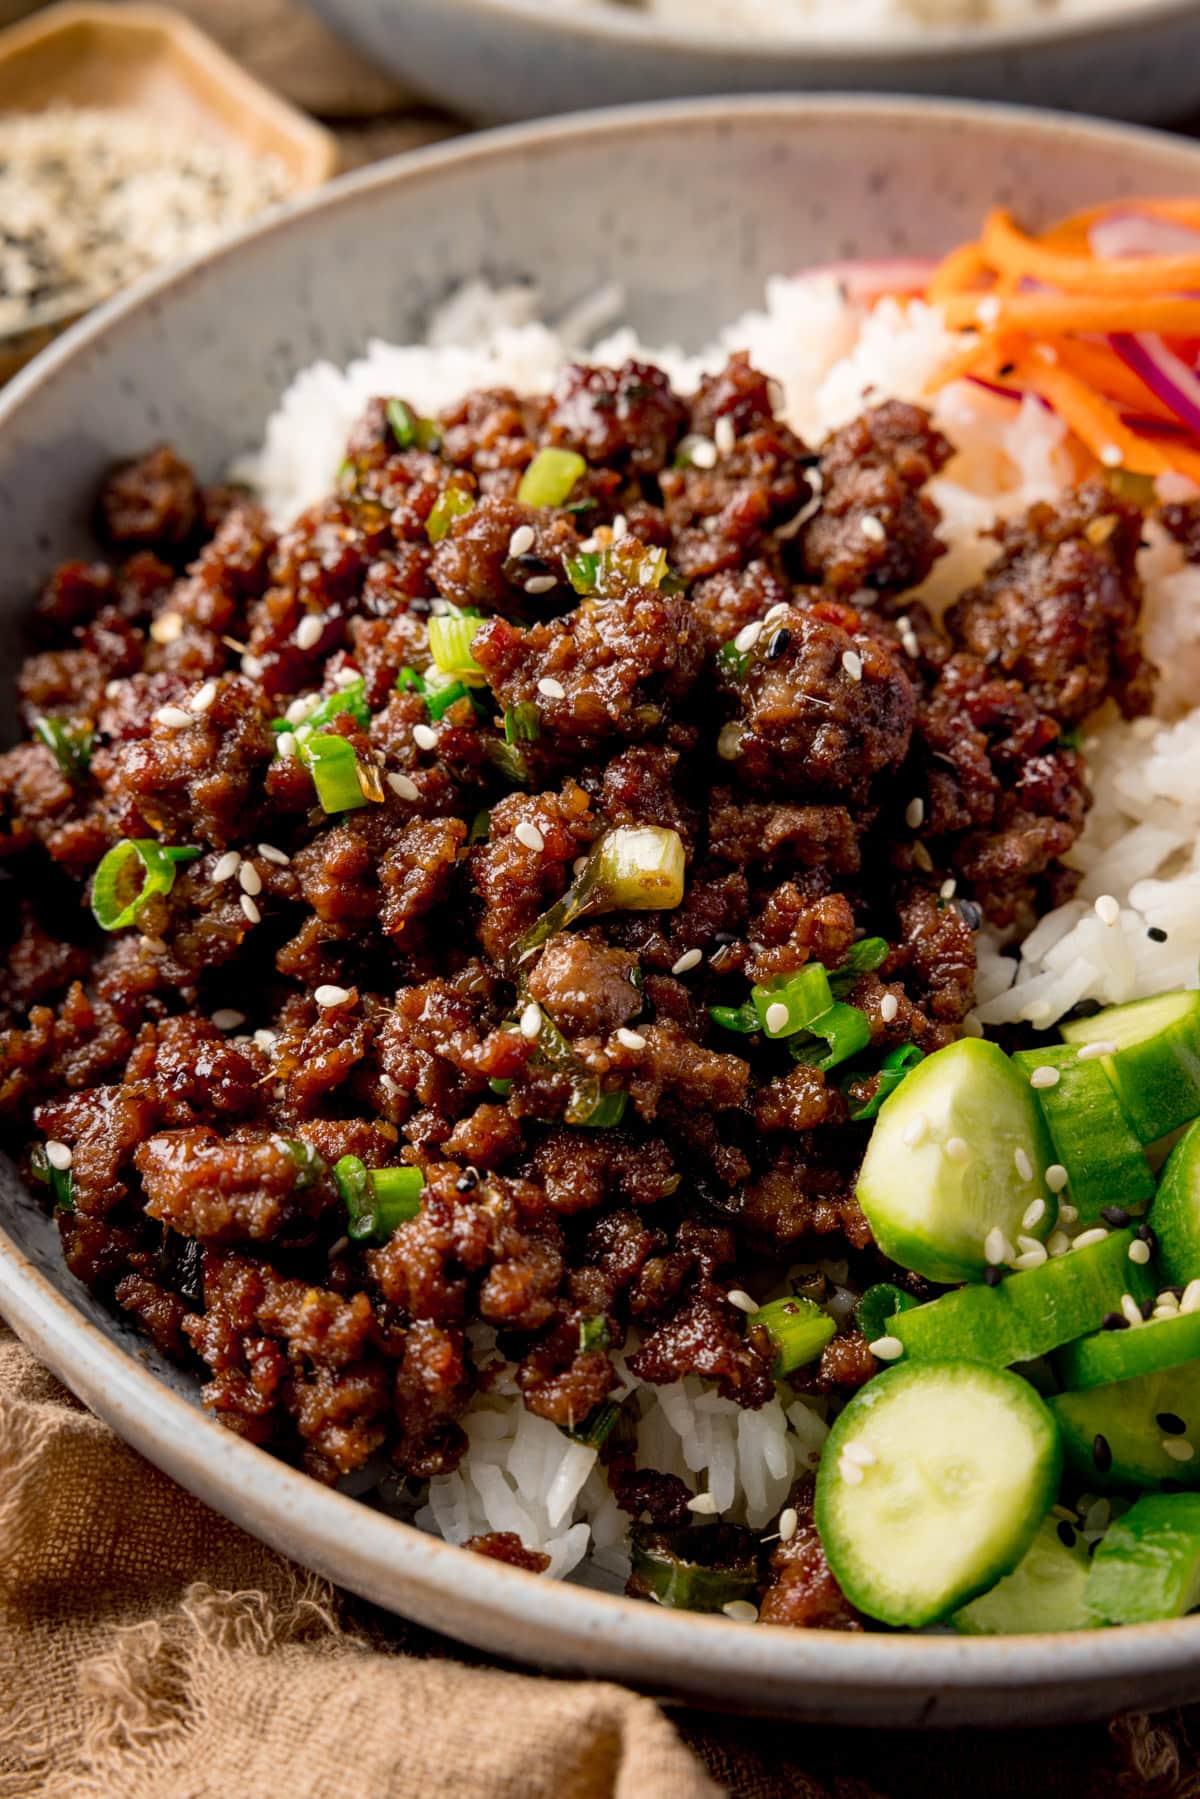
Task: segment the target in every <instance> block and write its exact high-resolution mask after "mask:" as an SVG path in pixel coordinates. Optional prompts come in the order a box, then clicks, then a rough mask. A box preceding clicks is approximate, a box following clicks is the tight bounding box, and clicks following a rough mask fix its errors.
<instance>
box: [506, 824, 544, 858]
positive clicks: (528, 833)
mask: <svg viewBox="0 0 1200 1799" xmlns="http://www.w3.org/2000/svg"><path fill="white" fill-rule="evenodd" d="M513 836H514V837H515V838H516V840H517V842H518V843H523V844H524V845H525V848H526V849H527V850H533V851H534V852H535V854H536V853H538V852H540V851H541V850H544V849H545V847H546V839H545V838H544V837H543V836H542V833H541V832H540V831H539V830H538V828H537V826H536V825H535V824H532V823H530V821H529V820H528V819H525V818H523V819H522V820H521V822H520V824H519V825H517V826H516V828H515V830H514V831H513Z"/></svg>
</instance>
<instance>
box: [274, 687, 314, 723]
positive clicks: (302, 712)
mask: <svg viewBox="0 0 1200 1799" xmlns="http://www.w3.org/2000/svg"><path fill="white" fill-rule="evenodd" d="M320 704H321V702H320V699H319V698H318V696H317V695H316V694H315V693H302V694H301V695H300V698H299V699H298V700H293V701H292V703H291V705H290V706H289V707H288V709H287V711H286V712H285V713H284V715H283V716H284V717H285V718H286V719H287V721H288V723H289V725H302V724H303V723H304V721H305V719H306V718H307V717H308V716H309V714H310V713H312V712H315V711H316V709H317V707H318V706H319V705H320Z"/></svg>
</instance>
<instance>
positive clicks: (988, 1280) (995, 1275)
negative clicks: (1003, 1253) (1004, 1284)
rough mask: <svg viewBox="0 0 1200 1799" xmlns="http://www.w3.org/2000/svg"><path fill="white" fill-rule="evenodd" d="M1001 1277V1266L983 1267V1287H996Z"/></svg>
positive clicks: (1002, 1272) (1002, 1277)
mask: <svg viewBox="0 0 1200 1799" xmlns="http://www.w3.org/2000/svg"><path fill="white" fill-rule="evenodd" d="M1003 1279H1004V1270H1003V1268H995V1267H989V1268H985V1269H984V1271H983V1284H984V1286H985V1287H998V1286H999V1285H1000V1282H1001V1281H1002V1280H1003Z"/></svg>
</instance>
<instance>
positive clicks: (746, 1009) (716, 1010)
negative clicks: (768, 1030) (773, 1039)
mask: <svg viewBox="0 0 1200 1799" xmlns="http://www.w3.org/2000/svg"><path fill="white" fill-rule="evenodd" d="M708 1014H709V1017H710V1018H711V1019H712V1021H713V1023H714V1024H719V1025H720V1027H721V1029H722V1030H723V1031H740V1032H741V1033H742V1034H743V1036H748V1035H749V1033H750V1032H751V1031H757V1030H759V1029H760V1028H761V1027H760V1025H759V1022H758V1013H757V1012H756V1011H755V1010H754V1007H753V1006H751V1005H749V1004H747V1005H744V1006H710V1007H709V1008H708Z"/></svg>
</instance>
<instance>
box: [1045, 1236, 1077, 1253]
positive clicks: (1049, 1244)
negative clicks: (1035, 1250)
mask: <svg viewBox="0 0 1200 1799" xmlns="http://www.w3.org/2000/svg"><path fill="white" fill-rule="evenodd" d="M1070 1247H1071V1239H1070V1237H1068V1235H1067V1233H1066V1231H1055V1232H1054V1233H1053V1234H1052V1235H1051V1236H1049V1237H1047V1239H1046V1248H1047V1249H1048V1250H1049V1252H1050V1254H1051V1256H1052V1257H1054V1258H1057V1257H1058V1256H1065V1255H1066V1253H1067V1251H1068V1250H1069V1249H1070Z"/></svg>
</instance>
